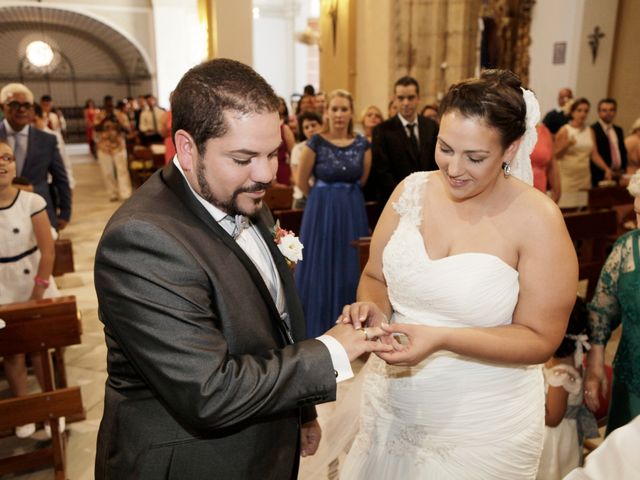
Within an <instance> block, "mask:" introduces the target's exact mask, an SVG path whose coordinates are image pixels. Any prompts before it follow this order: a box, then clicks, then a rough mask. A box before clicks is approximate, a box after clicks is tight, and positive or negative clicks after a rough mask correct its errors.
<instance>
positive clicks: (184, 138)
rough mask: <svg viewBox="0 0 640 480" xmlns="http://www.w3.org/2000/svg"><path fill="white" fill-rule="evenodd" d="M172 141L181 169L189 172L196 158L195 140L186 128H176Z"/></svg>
mask: <svg viewBox="0 0 640 480" xmlns="http://www.w3.org/2000/svg"><path fill="white" fill-rule="evenodd" d="M173 143H174V145H175V146H176V155H177V156H178V162H180V166H181V167H182V170H183V171H185V172H190V171H191V170H193V166H194V163H195V161H196V160H197V158H198V147H197V146H196V142H195V140H194V139H193V137H192V136H191V135H190V134H189V132H187V131H186V130H178V131H176V133H175V135H174V137H173Z"/></svg>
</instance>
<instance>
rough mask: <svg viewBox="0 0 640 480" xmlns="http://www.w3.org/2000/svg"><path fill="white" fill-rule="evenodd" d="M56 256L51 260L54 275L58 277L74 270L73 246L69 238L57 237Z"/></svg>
mask: <svg viewBox="0 0 640 480" xmlns="http://www.w3.org/2000/svg"><path fill="white" fill-rule="evenodd" d="M55 251H56V256H55V259H54V261H53V272H52V275H53V276H54V277H59V276H60V275H64V274H65V273H72V272H75V270H76V269H75V266H74V264H73V247H72V245H71V240H69V239H68V238H59V239H58V240H56V241H55Z"/></svg>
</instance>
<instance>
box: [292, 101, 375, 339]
mask: <svg viewBox="0 0 640 480" xmlns="http://www.w3.org/2000/svg"><path fill="white" fill-rule="evenodd" d="M327 116H328V122H327V123H325V128H324V131H323V132H322V133H320V134H317V135H314V136H313V137H311V139H309V140H308V141H307V145H306V146H305V147H304V148H303V152H302V156H301V158H300V167H299V170H298V179H297V182H296V183H297V185H298V187H299V188H300V190H302V193H303V194H305V195H307V198H308V199H307V204H306V206H305V213H304V216H303V218H302V227H301V230H300V240H301V241H302V243H303V245H304V259H303V260H302V261H301V262H299V263H298V265H297V266H296V286H297V287H298V292H299V293H300V298H301V300H302V305H303V308H304V313H305V319H306V322H307V336H309V337H310V338H313V337H315V336H317V335H318V333H321V332H325V331H326V330H327V327H330V326H331V325H333V324H334V322H335V321H336V318H337V317H338V315H339V314H340V312H341V311H342V307H343V305H345V304H346V303H351V302H353V301H354V300H355V297H356V288H357V286H358V278H359V277H360V267H359V262H358V254H357V251H356V249H355V248H353V246H351V242H352V241H353V240H356V239H358V238H359V237H361V236H366V235H368V234H369V225H368V222H367V213H366V210H365V204H364V196H363V195H362V189H361V186H362V185H364V184H365V183H366V181H367V177H368V176H369V170H370V168H371V150H370V146H369V142H368V141H367V139H366V138H365V137H363V136H362V135H359V134H354V132H353V99H352V97H351V94H349V92H346V91H344V90H335V91H333V92H331V93H330V94H329V96H328V105H327ZM311 175H313V177H314V178H315V183H314V186H313V188H311V189H310V188H309V178H310V176H311Z"/></svg>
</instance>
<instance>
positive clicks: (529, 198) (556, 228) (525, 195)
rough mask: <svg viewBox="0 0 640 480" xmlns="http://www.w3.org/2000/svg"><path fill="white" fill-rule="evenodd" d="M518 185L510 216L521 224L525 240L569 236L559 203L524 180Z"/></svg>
mask: <svg viewBox="0 0 640 480" xmlns="http://www.w3.org/2000/svg"><path fill="white" fill-rule="evenodd" d="M519 183H520V184H519V185H518V186H517V187H516V190H515V195H514V198H513V202H512V205H511V208H510V216H512V220H513V222H514V223H515V224H517V225H519V226H520V227H521V228H520V229H519V230H520V232H521V234H522V235H521V236H522V238H523V240H524V241H525V242H527V241H536V242H537V241H540V240H541V239H544V240H545V243H546V242H547V241H552V240H553V239H557V238H559V237H560V238H563V240H566V239H567V238H568V233H567V229H566V226H565V223H564V218H563V216H562V212H561V211H560V208H558V205H556V204H555V202H554V201H553V200H552V199H551V198H550V197H549V196H547V195H546V194H544V193H543V192H541V191H539V190H537V189H535V188H532V187H530V186H528V185H526V184H524V183H522V182H519Z"/></svg>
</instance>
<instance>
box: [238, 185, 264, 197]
mask: <svg viewBox="0 0 640 480" xmlns="http://www.w3.org/2000/svg"><path fill="white" fill-rule="evenodd" d="M271 183H272V182H269V183H262V182H257V183H254V184H253V185H251V186H250V187H240V188H239V189H237V190H236V191H235V192H234V193H233V196H234V197H237V196H238V195H240V194H241V193H253V192H259V191H260V190H266V189H267V188H269V187H270V186H271Z"/></svg>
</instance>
